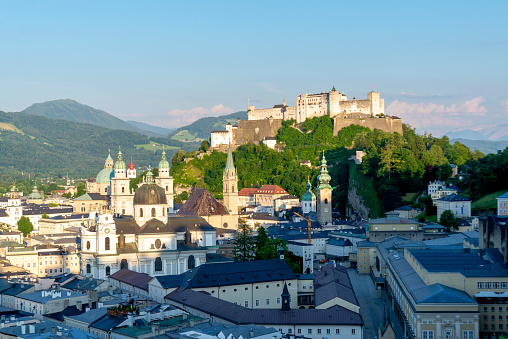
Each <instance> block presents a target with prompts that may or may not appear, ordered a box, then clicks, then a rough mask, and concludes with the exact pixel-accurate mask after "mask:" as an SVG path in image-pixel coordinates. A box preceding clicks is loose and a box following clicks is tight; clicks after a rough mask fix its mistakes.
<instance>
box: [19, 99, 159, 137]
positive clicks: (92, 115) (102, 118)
mask: <svg viewBox="0 0 508 339" xmlns="http://www.w3.org/2000/svg"><path fill="white" fill-rule="evenodd" d="M23 113H26V114H30V115H38V116H43V117H46V118H52V119H62V120H68V121H74V122H81V123H85V124H91V125H95V126H100V127H104V128H108V129H121V130H126V131H133V132H138V133H140V134H144V135H147V136H158V137H162V136H165V135H164V134H161V133H156V132H153V131H148V130H145V129H142V128H139V127H137V126H133V125H131V124H129V123H127V122H125V121H123V120H121V119H119V118H117V117H115V116H113V115H111V114H109V113H107V112H104V111H102V110H100V109H96V108H93V107H90V106H87V105H83V104H81V103H79V102H77V101H74V100H71V99H61V100H53V101H46V102H43V103H37V104H33V105H31V106H30V107H28V108H26V109H25V110H23Z"/></svg>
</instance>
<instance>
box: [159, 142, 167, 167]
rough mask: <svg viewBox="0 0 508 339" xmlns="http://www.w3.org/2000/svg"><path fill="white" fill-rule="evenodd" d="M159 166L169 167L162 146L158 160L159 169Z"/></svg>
mask: <svg viewBox="0 0 508 339" xmlns="http://www.w3.org/2000/svg"><path fill="white" fill-rule="evenodd" d="M161 168H169V162H168V160H167V159H166V151H165V150H164V146H162V157H161V161H160V162H159V170H160V169H161Z"/></svg>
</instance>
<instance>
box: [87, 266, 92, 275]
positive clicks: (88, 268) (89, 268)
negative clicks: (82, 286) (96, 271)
mask: <svg viewBox="0 0 508 339" xmlns="http://www.w3.org/2000/svg"><path fill="white" fill-rule="evenodd" d="M86 273H88V274H90V273H92V266H90V264H86Z"/></svg>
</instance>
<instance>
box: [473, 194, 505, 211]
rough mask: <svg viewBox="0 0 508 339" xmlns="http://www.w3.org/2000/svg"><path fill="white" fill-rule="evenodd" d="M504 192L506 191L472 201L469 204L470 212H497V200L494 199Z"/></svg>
mask: <svg viewBox="0 0 508 339" xmlns="http://www.w3.org/2000/svg"><path fill="white" fill-rule="evenodd" d="M506 192H508V190H501V191H496V192H493V193H490V194H487V195H485V196H483V197H481V198H480V199H478V200H476V201H473V203H472V204H471V210H473V211H477V210H486V209H490V210H497V199H496V198H497V197H498V196H500V195H503V194H505V193H506Z"/></svg>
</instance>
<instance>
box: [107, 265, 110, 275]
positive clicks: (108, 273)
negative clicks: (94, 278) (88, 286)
mask: <svg viewBox="0 0 508 339" xmlns="http://www.w3.org/2000/svg"><path fill="white" fill-rule="evenodd" d="M110 274H111V267H109V266H106V276H109V275H110Z"/></svg>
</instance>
